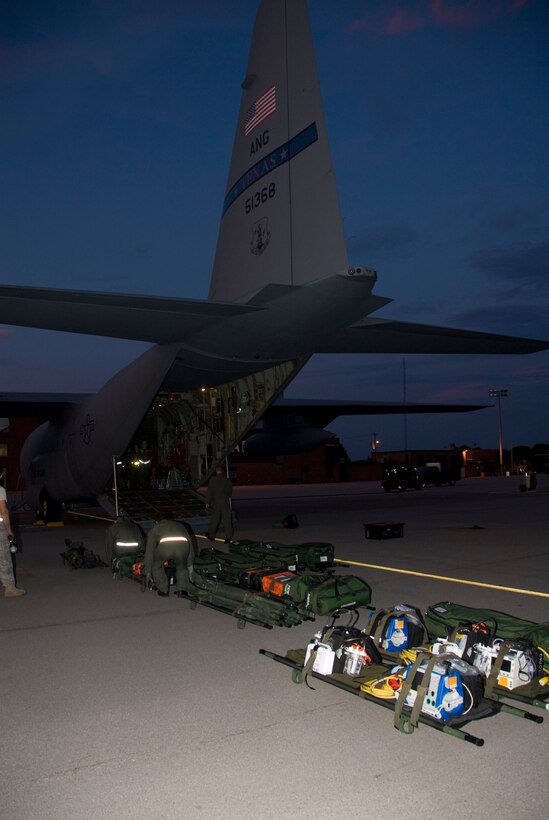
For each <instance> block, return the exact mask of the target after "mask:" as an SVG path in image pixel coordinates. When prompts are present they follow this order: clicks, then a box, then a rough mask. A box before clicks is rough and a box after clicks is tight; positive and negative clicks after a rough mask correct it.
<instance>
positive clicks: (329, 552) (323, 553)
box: [238, 541, 335, 572]
mask: <svg viewBox="0 0 549 820" xmlns="http://www.w3.org/2000/svg"><path fill="white" fill-rule="evenodd" d="M241 545H242V542H239V544H238V546H241ZM244 548H245V549H247V550H249V553H250V554H253V555H261V556H263V557H265V558H266V559H268V561H269V563H272V562H273V560H274V561H277V562H280V563H281V564H284V565H285V567H284V568H285V569H289V570H291V571H292V572H295V571H296V570H298V571H299V570H307V569H325V568H327V567H331V566H332V565H333V563H334V554H335V548H334V545H333V544H330V543H328V542H325V541H308V542H306V543H304V544H279V543H278V542H277V541H258V542H256V544H255V545H254V544H253V542H252V543H251V544H250V545H249V546H247V545H246V546H245V547H244Z"/></svg>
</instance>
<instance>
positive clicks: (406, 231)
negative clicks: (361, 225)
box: [349, 223, 419, 258]
mask: <svg viewBox="0 0 549 820" xmlns="http://www.w3.org/2000/svg"><path fill="white" fill-rule="evenodd" d="M418 238H419V234H418V233H417V231H414V230H413V229H412V228H410V227H409V226H408V225H403V224H397V223H394V224H392V225H391V224H384V225H382V226H380V227H378V228H375V227H373V228H370V229H369V230H368V232H367V233H365V235H364V236H361V237H355V236H350V237H349V250H350V251H351V253H352V254H354V255H357V256H358V255H360V254H363V255H364V256H365V257H366V256H368V257H370V256H376V257H378V258H379V257H380V258H387V257H388V258H394V257H400V256H402V254H403V253H404V252H409V251H410V249H411V248H412V247H413V246H414V245H415V244H416V243H417V241H418Z"/></svg>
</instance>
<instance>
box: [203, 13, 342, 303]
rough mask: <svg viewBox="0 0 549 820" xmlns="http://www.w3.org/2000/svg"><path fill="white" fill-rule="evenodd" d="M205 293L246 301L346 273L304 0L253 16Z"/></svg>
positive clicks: (330, 164)
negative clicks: (270, 288) (269, 289)
mask: <svg viewBox="0 0 549 820" xmlns="http://www.w3.org/2000/svg"><path fill="white" fill-rule="evenodd" d="M242 89H243V91H242V100H241V104H240V112H239V115H238V123H237V129H236V136H235V141H234V146H233V154H232V160H231V167H230V173H229V179H228V183H227V191H226V195H225V200H224V203H223V214H222V218H221V226H220V232H219V238H218V243H217V250H216V255H215V262H214V269H213V273H212V280H211V286H210V294H209V298H210V299H217V300H223V301H239V300H246V299H247V298H248V297H250V296H251V295H253V294H254V293H256V292H257V291H258V290H260V289H261V288H263V287H264V286H266V285H268V284H270V283H278V284H285V285H302V284H305V283H307V282H310V281H313V280H315V279H322V278H324V277H326V276H331V275H332V274H334V273H336V272H337V271H339V270H341V269H343V268H346V267H347V264H348V263H347V251H346V246H345V238H344V235H343V226H342V222H341V214H340V210H339V201H338V196H337V190H336V186H335V179H334V174H333V169H332V162H331V157H330V150H329V146H328V140H327V135H326V127H325V123H324V115H323V111H322V102H321V97H320V88H319V82H318V75H317V70H316V64H315V57H314V52H313V46H312V41H311V34H310V27H309V20H308V15H307V3H306V0H262V2H261V5H260V7H259V11H258V14H257V18H256V22H255V27H254V32H253V37H252V44H251V48H250V55H249V58H248V68H247V72H246V77H245V79H244V82H243V83H242Z"/></svg>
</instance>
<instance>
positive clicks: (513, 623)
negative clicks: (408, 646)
mask: <svg viewBox="0 0 549 820" xmlns="http://www.w3.org/2000/svg"><path fill="white" fill-rule="evenodd" d="M471 623H485V624H486V626H487V627H488V629H489V630H490V631H491V632H492V634H493V635H495V636H497V637H498V638H503V639H504V640H506V641H511V640H515V639H516V638H528V640H530V641H532V643H533V644H534V645H535V646H537V647H539V649H540V650H541V652H542V654H543V666H544V668H545V667H547V668H549V621H544V622H543V623H539V624H538V623H536V622H535V621H527V620H524V619H523V618H516V617H515V616H514V615H508V614H507V613H506V612H500V611H499V610H497V609H482V608H480V607H471V606H462V605H461V604H454V603H452V602H451V601H440V602H439V603H438V604H431V606H429V607H428V609H427V611H426V612H425V625H426V626H427V631H428V632H429V637H430V638H431V639H432V640H435V638H444V637H446V636H447V635H449V634H450V633H451V632H452V630H453V629H454V627H456V626H464V625H466V624H471Z"/></svg>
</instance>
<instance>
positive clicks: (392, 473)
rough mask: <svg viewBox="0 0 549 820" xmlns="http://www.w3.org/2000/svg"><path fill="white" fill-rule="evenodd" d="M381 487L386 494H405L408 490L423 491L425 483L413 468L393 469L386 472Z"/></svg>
mask: <svg viewBox="0 0 549 820" xmlns="http://www.w3.org/2000/svg"><path fill="white" fill-rule="evenodd" d="M381 486H382V487H383V489H384V490H385V492H386V493H390V492H391V490H398V492H399V493H403V492H405V491H406V490H407V489H413V490H421V489H423V487H424V486H425V482H424V481H423V479H422V477H421V476H420V475H418V473H417V471H416V470H415V469H414V468H413V467H391V468H389V469H388V470H387V471H386V473H385V478H384V479H383V481H382V482H381Z"/></svg>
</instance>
